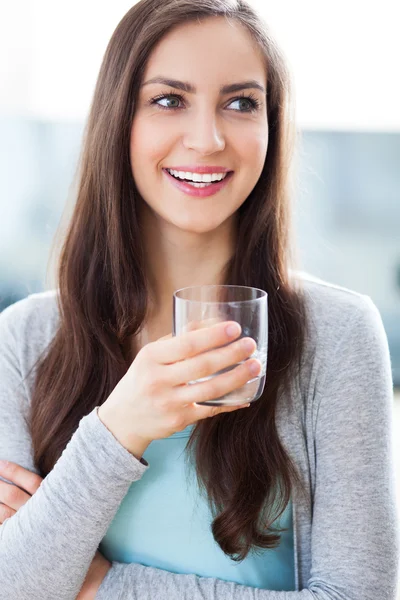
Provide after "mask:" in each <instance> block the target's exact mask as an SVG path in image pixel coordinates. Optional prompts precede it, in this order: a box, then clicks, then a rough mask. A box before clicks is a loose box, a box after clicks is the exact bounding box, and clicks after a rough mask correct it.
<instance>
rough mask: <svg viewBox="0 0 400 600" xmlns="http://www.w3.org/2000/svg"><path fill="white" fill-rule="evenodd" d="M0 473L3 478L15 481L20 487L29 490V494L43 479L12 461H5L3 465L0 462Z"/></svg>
mask: <svg viewBox="0 0 400 600" xmlns="http://www.w3.org/2000/svg"><path fill="white" fill-rule="evenodd" d="M0 475H1V476H2V477H4V479H8V481H11V482H12V483H15V485H17V486H18V487H20V488H21V489H23V490H25V491H27V492H29V494H30V495H31V496H33V494H34V493H35V492H36V491H37V489H38V487H39V486H40V484H41V483H42V481H43V479H42V477H40V476H39V475H37V474H36V473H32V471H29V470H28V469H24V468H23V467H21V466H20V465H17V464H16V463H14V462H7V463H6V464H4V465H1V464H0Z"/></svg>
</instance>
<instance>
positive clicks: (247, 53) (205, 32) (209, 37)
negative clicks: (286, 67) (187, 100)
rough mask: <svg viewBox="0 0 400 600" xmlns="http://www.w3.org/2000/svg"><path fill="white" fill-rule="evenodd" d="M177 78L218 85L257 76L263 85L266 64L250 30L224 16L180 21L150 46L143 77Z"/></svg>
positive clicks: (264, 82)
mask: <svg viewBox="0 0 400 600" xmlns="http://www.w3.org/2000/svg"><path fill="white" fill-rule="evenodd" d="M156 76H171V77H172V76H173V77H174V78H175V79H179V78H180V77H182V78H184V79H186V80H190V81H192V82H193V83H195V82H196V83H197V84H198V86H199V88H201V83H202V82H203V85H204V82H206V83H207V85H211V84H212V83H213V80H215V83H216V84H218V86H220V84H221V81H222V80H226V81H228V80H231V79H232V78H235V79H237V80H244V79H258V80H259V81H260V83H263V84H264V86H266V63H265V59H264V57H263V55H262V52H261V50H260V48H259V47H258V46H257V44H256V42H255V41H254V40H253V38H252V37H251V34H250V32H249V31H248V30H247V29H246V28H245V27H244V26H243V25H241V24H240V23H238V22H237V21H234V20H227V19H225V18H224V17H211V18H207V19H204V20H203V21H202V22H200V23H199V22H190V23H184V24H182V25H179V26H177V27H175V28H174V29H172V30H171V31H170V32H168V33H167V34H166V35H165V36H164V37H163V38H162V39H161V41H160V42H159V43H158V44H157V46H156V47H155V48H154V49H153V51H152V53H151V55H150V57H149V60H148V62H147V65H146V69H145V73H144V78H145V79H147V78H151V77H156Z"/></svg>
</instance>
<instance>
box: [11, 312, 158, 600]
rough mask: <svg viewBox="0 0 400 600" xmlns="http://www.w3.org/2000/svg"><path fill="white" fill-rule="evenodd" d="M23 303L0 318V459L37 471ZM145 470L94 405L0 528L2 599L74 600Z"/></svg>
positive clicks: (146, 466)
mask: <svg viewBox="0 0 400 600" xmlns="http://www.w3.org/2000/svg"><path fill="white" fill-rule="evenodd" d="M26 306H27V303H26V302H25V303H24V302H23V303H18V306H17V305H13V306H11V307H8V308H7V309H5V310H4V311H3V312H2V313H1V314H0V459H3V460H9V461H12V462H15V463H17V464H20V465H21V466H22V467H24V468H27V469H30V470H32V471H36V470H35V469H34V468H33V466H32V462H33V461H32V449H31V439H30V437H29V428H28V423H27V412H26V407H27V404H28V399H27V397H26V389H25V387H24V385H23V384H22V374H21V369H20V360H19V354H20V352H19V350H20V346H19V333H20V331H21V326H22V324H23V323H24V322H26V319H25V316H26V315H25V312H26V311H25V309H26ZM147 468H148V464H147V463H146V464H144V463H143V462H141V461H139V460H138V459H137V458H136V457H134V456H133V455H132V454H130V453H129V452H128V451H127V450H126V449H125V448H124V447H123V446H122V445H121V444H120V443H119V442H118V441H117V440H116V438H115V437H114V436H113V435H112V433H111V432H110V431H109V430H108V429H107V428H106V427H105V426H104V425H103V424H102V422H101V421H100V419H99V418H98V415H97V407H96V408H95V409H94V410H93V411H92V412H91V413H89V414H88V415H86V416H85V417H83V419H81V421H80V423H79V426H78V428H77V430H76V431H75V433H74V434H73V436H72V438H71V440H70V442H69V443H68V445H67V446H66V448H65V449H64V451H63V453H62V455H61V457H60V458H59V460H58V461H57V463H56V464H55V466H54V468H53V469H52V471H51V472H50V473H49V474H48V475H47V477H46V478H45V479H44V480H43V481H42V483H41V485H40V487H39V489H38V490H37V491H36V493H35V494H34V495H33V496H32V497H31V498H30V499H29V500H28V501H27V502H26V503H25V504H24V505H23V506H22V507H21V508H20V509H19V510H18V511H17V512H16V514H15V515H13V516H12V517H10V518H8V519H6V520H5V521H4V523H3V524H2V525H1V526H0V598H1V600H28V599H29V600H55V599H56V598H57V600H73V599H75V598H76V596H77V594H78V592H79V590H80V589H81V587H82V584H83V582H84V580H85V577H86V573H87V571H88V569H89V566H90V564H91V562H92V559H93V557H94V555H95V553H96V550H97V547H98V545H99V544H100V541H101V540H102V538H103V537H104V535H105V533H106V531H107V529H108V527H109V525H110V523H111V521H112V519H113V518H114V515H115V513H116V512H117V510H118V507H119V505H120V503H121V501H122V500H123V498H124V496H125V494H126V493H127V491H128V489H129V486H130V485H131V484H132V482H134V481H136V480H138V479H140V477H141V476H142V475H143V473H144V472H145V471H146V470H147ZM36 472H37V471H36ZM0 479H2V480H3V481H5V482H6V483H12V482H10V481H7V480H6V479H4V478H0ZM1 483H2V481H0V484H1Z"/></svg>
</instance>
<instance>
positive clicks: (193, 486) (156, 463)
mask: <svg viewBox="0 0 400 600" xmlns="http://www.w3.org/2000/svg"><path fill="white" fill-rule="evenodd" d="M192 428H193V426H192V425H191V426H189V427H187V428H186V429H185V430H184V431H181V432H178V433H175V434H174V435H172V436H170V437H169V438H164V439H161V440H155V441H153V442H152V443H151V444H150V445H149V446H148V448H147V450H146V451H145V453H144V455H143V458H145V459H146V460H147V462H148V463H149V465H150V468H149V469H148V470H147V471H146V472H145V473H144V475H143V477H142V478H141V479H140V480H139V481H135V482H134V483H132V485H131V486H130V488H129V491H128V493H127V495H126V496H125V498H124V500H123V501H122V503H121V505H120V507H119V509H118V512H117V513H116V515H115V517H114V519H113V521H112V523H111V525H110V527H109V529H108V531H107V533H106V535H105V536H104V538H103V540H102V542H101V544H100V551H101V552H102V553H103V554H104V555H105V556H106V557H107V558H108V559H109V560H110V561H118V562H123V563H140V564H142V565H145V566H151V567H158V568H160V569H164V570H167V571H170V572H173V573H180V574H184V573H186V574H188V573H193V574H195V575H199V576H203V577H217V578H218V579H224V580H225V581H234V582H236V583H241V584H245V585H249V586H252V587H258V588H263V589H269V590H286V591H290V590H295V589H296V588H295V575H294V547H293V527H292V503H291V502H290V503H289V504H288V506H287V507H286V510H285V511H284V513H283V514H282V515H281V517H280V518H279V519H277V520H276V521H275V523H274V525H273V526H274V527H284V528H288V531H285V532H283V533H281V534H280V535H281V542H280V545H279V547H278V548H277V549H272V550H271V549H268V550H263V549H261V548H260V549H257V552H254V551H252V552H251V553H250V554H249V555H248V556H247V557H246V558H245V559H244V560H243V561H242V562H241V563H237V562H235V561H233V560H232V559H231V558H229V557H228V556H226V555H225V554H224V553H223V552H222V550H221V548H220V547H219V546H218V544H217V543H216V542H215V540H214V538H213V535H212V532H211V523H212V520H213V519H212V515H211V511H210V509H209V506H208V503H207V501H206V499H205V498H204V496H203V495H202V494H201V493H200V490H199V487H198V484H197V480H196V476H195V471H194V467H193V465H192V464H191V463H188V461H187V460H186V461H185V456H186V453H185V446H186V443H187V440H188V438H189V435H190V432H191V430H192Z"/></svg>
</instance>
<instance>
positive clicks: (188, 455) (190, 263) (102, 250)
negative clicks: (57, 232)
mask: <svg viewBox="0 0 400 600" xmlns="http://www.w3.org/2000/svg"><path fill="white" fill-rule="evenodd" d="M290 106H291V98H290V87H289V77H288V72H287V69H286V67H285V63H284V60H283V58H282V55H281V53H280V51H279V49H278V47H277V45H276V44H275V42H274V41H273V39H272V38H271V36H270V35H269V33H268V30H267V28H266V27H265V25H263V23H262V21H261V20H260V19H259V17H258V16H257V15H256V14H255V13H254V11H253V10H252V9H251V8H250V7H249V6H248V5H247V4H245V3H244V2H241V1H236V0H212V1H211V0H199V1H197V2H195V3H193V2H190V1H189V0H170V1H169V0H167V1H166V0H157V1H156V0H142V1H141V2H139V3H138V4H136V5H135V6H134V7H133V8H132V9H131V10H130V11H129V12H128V13H127V14H126V15H125V17H124V18H123V19H122V21H121V23H120V24H119V25H118V27H117V29H116V31H115V33H114V35H113V36H112V39H111V41H110V44H109V46H108V48H107V51H106V54H105V57H104V61H103V64H102V67H101V71H100V75H99V79H98V83H97V87H96V90H95V94H94V99H93V104H92V107H91V112H90V116H89V120H88V124H87V130H86V136H85V142H84V146H83V154H82V158H81V165H80V167H81V168H80V178H79V189H78V195H77V201H76V206H75V209H74V212H73V215H72V220H71V224H70V226H69V230H68V233H67V236H66V240H65V243H64V246H63V249H62V253H61V256H60V261H59V270H58V287H57V290H56V291H51V292H45V293H41V294H33V295H31V296H30V297H28V298H27V299H25V300H22V301H20V302H17V303H16V304H14V305H13V306H11V307H9V308H7V309H6V310H5V311H4V312H3V313H2V315H1V318H0V325H1V344H2V351H1V386H2V389H1V396H0V398H1V414H2V420H1V423H2V432H1V436H0V439H1V446H0V453H1V457H2V458H4V459H7V460H9V461H11V462H12V464H11V467H10V466H9V467H8V468H7V467H6V468H5V469H3V471H2V472H1V475H2V477H3V482H2V485H1V487H0V494H1V498H0V499H1V502H2V503H3V521H4V522H3V525H2V527H1V529H0V581H1V586H2V590H3V597H5V598H9V599H11V598H19V599H20V600H21V599H23V598H29V599H30V600H33V599H36V598H37V599H39V598H40V599H41V600H44V599H52V600H54V599H55V598H57V599H59V600H64V599H65V600H67V599H68V600H70V599H72V598H75V597H78V598H79V599H80V600H82V599H88V598H94V597H95V598H100V599H103V598H104V599H115V598H124V599H125V600H129V599H135V600H139V599H140V600H144V599H152V600H153V599H157V600H171V599H180V598H190V599H195V600H200V599H210V600H211V599H217V598H218V600H220V599H223V598H230V599H231V598H232V599H239V598H240V599H250V598H251V599H253V598H259V599H265V600H267V599H271V600H273V599H278V598H279V599H282V600H283V599H289V598H290V599H293V600H294V599H295V598H299V600H300V598H302V599H303V598H304V599H306V598H310V599H311V598H321V599H324V600H328V599H332V600H333V599H337V598H339V597H340V598H341V599H343V600H345V599H346V600H347V599H349V600H350V599H351V600H376V599H377V598H387V599H393V600H394V598H395V589H396V577H397V564H398V556H399V544H398V535H397V533H398V527H397V515H396V508H395V495H394V483H393V481H394V469H393V463H392V455H391V439H390V431H391V418H392V415H391V401H392V381H391V373H390V358H389V353H388V347H387V340H386V337H385V333H384V330H383V326H382V322H381V319H380V316H379V313H378V311H377V309H376V307H375V306H374V305H373V303H372V301H371V300H370V299H369V298H368V297H366V296H363V295H360V294H357V293H355V292H353V291H350V290H346V289H343V288H339V287H336V286H333V285H330V284H328V283H326V282H321V281H315V280H312V279H307V278H306V277H305V276H302V275H301V274H299V273H297V274H296V273H295V272H294V271H293V261H292V259H291V258H290V254H289V249H290V228H289V217H290V214H289V200H290V196H289V192H290V184H289V172H290V157H291V152H292V150H293V143H294V139H295V138H294V136H293V120H292V119H291V115H290ZM204 171H205V172H206V173H208V174H209V175H210V174H211V178H209V179H208V181H207V180H206V181H199V174H202V173H204ZM226 173H228V174H227V175H226ZM222 178H224V183H219V184H218V183H217V184H216V183H212V180H213V179H215V180H221V179H222ZM178 179H181V180H182V179H185V180H191V182H190V181H189V182H188V183H186V184H182V183H179V182H177V180H178ZM195 179H197V183H200V184H201V183H204V184H205V185H196V182H194V180H195ZM206 179H207V178H206ZM210 179H211V181H210ZM199 189H201V190H202V191H201V192H199ZM196 194H197V195H196ZM211 283H230V284H239V285H250V286H254V287H259V288H262V289H265V290H266V291H267V292H268V295H269V329H270V331H269V350H268V370H267V378H266V385H265V390H264V393H263V395H262V397H261V398H260V399H259V400H257V401H256V402H254V404H252V405H250V406H249V407H248V408H246V409H245V410H241V408H242V407H229V408H228V407H209V406H201V405H198V404H196V403H197V402H200V401H202V400H205V399H210V398H215V397H218V395H220V392H221V391H227V390H231V389H235V388H237V387H240V386H241V385H242V384H243V383H244V381H246V380H247V379H248V377H249V372H250V371H249V370H248V369H249V366H250V365H251V364H253V365H255V367H256V372H257V369H259V363H258V361H256V360H254V359H248V358H249V356H250V355H251V354H252V352H253V350H254V347H255V343H254V341H251V340H250V345H249V347H248V348H243V347H241V346H240V345H239V344H238V343H233V344H231V345H227V346H226V348H225V349H224V352H221V351H215V350H214V351H212V352H210V353H209V354H208V356H209V360H208V361H207V362H205V361H204V355H203V357H201V356H200V355H201V353H202V352H204V351H205V350H211V349H212V348H215V347H216V346H221V345H223V344H226V343H227V341H230V340H235V339H236V338H237V337H238V335H239V331H238V330H236V332H234V333H233V334H232V336H233V337H230V338H229V337H228V333H227V332H226V331H225V326H226V325H228V323H224V324H218V325H216V326H214V327H209V328H207V329H201V330H197V331H192V332H190V333H188V334H185V336H182V337H179V338H172V337H171V335H170V330H171V311H172V293H173V292H174V290H176V289H178V288H182V287H186V286H189V285H203V284H211ZM231 325H234V323H231ZM238 360H241V361H244V364H243V365H242V366H241V367H238V368H236V369H234V370H233V371H231V372H230V373H228V374H224V375H220V376H219V377H218V378H215V379H214V380H213V382H212V383H210V382H205V383H202V384H200V385H198V386H189V387H187V386H185V382H187V381H189V380H190V379H193V378H195V376H196V378H197V377H198V376H203V375H206V374H209V373H212V372H216V371H217V370H218V368H221V367H222V366H224V365H228V364H233V363H234V362H238ZM33 367H34V368H33ZM217 380H218V381H217ZM216 382H217V383H216ZM218 392H219V393H218ZM187 442H188V445H187V447H186V443H187ZM184 463H185V468H183V464H184ZM42 478H43V481H42ZM197 484H198V485H197ZM92 559H93V561H92ZM77 595H78V596H77Z"/></svg>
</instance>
